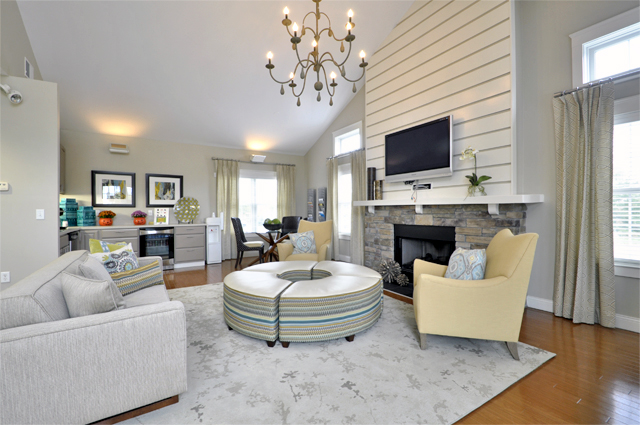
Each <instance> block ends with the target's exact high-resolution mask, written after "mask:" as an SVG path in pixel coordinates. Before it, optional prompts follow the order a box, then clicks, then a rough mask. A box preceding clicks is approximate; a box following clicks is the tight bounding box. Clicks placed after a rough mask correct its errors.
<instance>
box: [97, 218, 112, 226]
mask: <svg viewBox="0 0 640 425" xmlns="http://www.w3.org/2000/svg"><path fill="white" fill-rule="evenodd" d="M112 224H113V219H112V218H101V219H100V226H111V225H112Z"/></svg>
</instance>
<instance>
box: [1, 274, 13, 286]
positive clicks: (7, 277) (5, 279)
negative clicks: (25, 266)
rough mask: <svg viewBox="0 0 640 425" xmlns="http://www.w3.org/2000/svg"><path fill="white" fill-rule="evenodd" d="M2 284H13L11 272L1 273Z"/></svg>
mask: <svg viewBox="0 0 640 425" xmlns="http://www.w3.org/2000/svg"><path fill="white" fill-rule="evenodd" d="M0 282H1V283H10V282H11V272H2V273H0Z"/></svg>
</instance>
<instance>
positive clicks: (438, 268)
mask: <svg viewBox="0 0 640 425" xmlns="http://www.w3.org/2000/svg"><path fill="white" fill-rule="evenodd" d="M446 272H447V266H443V265H441V264H436V263H430V262H429V261H424V260H417V259H416V260H413V284H414V285H415V284H416V283H417V282H418V277H419V276H420V275H421V274H429V275H433V276H440V277H444V274H445V273H446Z"/></svg>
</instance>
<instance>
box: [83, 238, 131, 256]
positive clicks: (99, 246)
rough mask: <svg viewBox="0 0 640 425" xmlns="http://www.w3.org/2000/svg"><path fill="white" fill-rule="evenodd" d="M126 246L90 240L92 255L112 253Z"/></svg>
mask: <svg viewBox="0 0 640 425" xmlns="http://www.w3.org/2000/svg"><path fill="white" fill-rule="evenodd" d="M125 246H127V243H126V242H116V243H108V242H105V241H99V240H98V239H89V252H90V253H92V254H95V253H96V252H112V251H116V250H118V249H120V248H122V247H125Z"/></svg>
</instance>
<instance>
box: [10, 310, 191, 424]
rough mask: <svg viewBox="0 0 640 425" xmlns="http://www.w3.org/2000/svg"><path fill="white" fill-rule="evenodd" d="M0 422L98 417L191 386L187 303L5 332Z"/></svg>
mask: <svg viewBox="0 0 640 425" xmlns="http://www.w3.org/2000/svg"><path fill="white" fill-rule="evenodd" d="M0 356H1V358H2V362H0V371H1V373H0V376H1V378H0V379H1V382H0V383H1V390H2V399H1V401H0V403H1V405H0V423H90V422H94V421H96V420H99V419H104V418H107V417H110V416H113V415H117V414H119V413H122V412H126V411H128V410H132V409H135V408H138V407H141V406H145V405H147V404H150V403H154V402H156V401H159V400H163V399H165V398H168V397H172V396H174V395H176V394H180V393H182V392H184V391H185V390H186V388H187V370H186V365H187V338H186V318H185V312H184V306H183V305H182V303H181V302H179V301H171V302H165V303H160V304H152V305H145V306H140V307H134V308H129V309H124V310H117V311H112V312H108V313H103V314H96V315H91V316H83V317H76V318H71V319H66V320H59V321H55V322H46V323H39V324H35V325H29V326H22V327H18V328H11V329H5V330H2V331H0Z"/></svg>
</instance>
